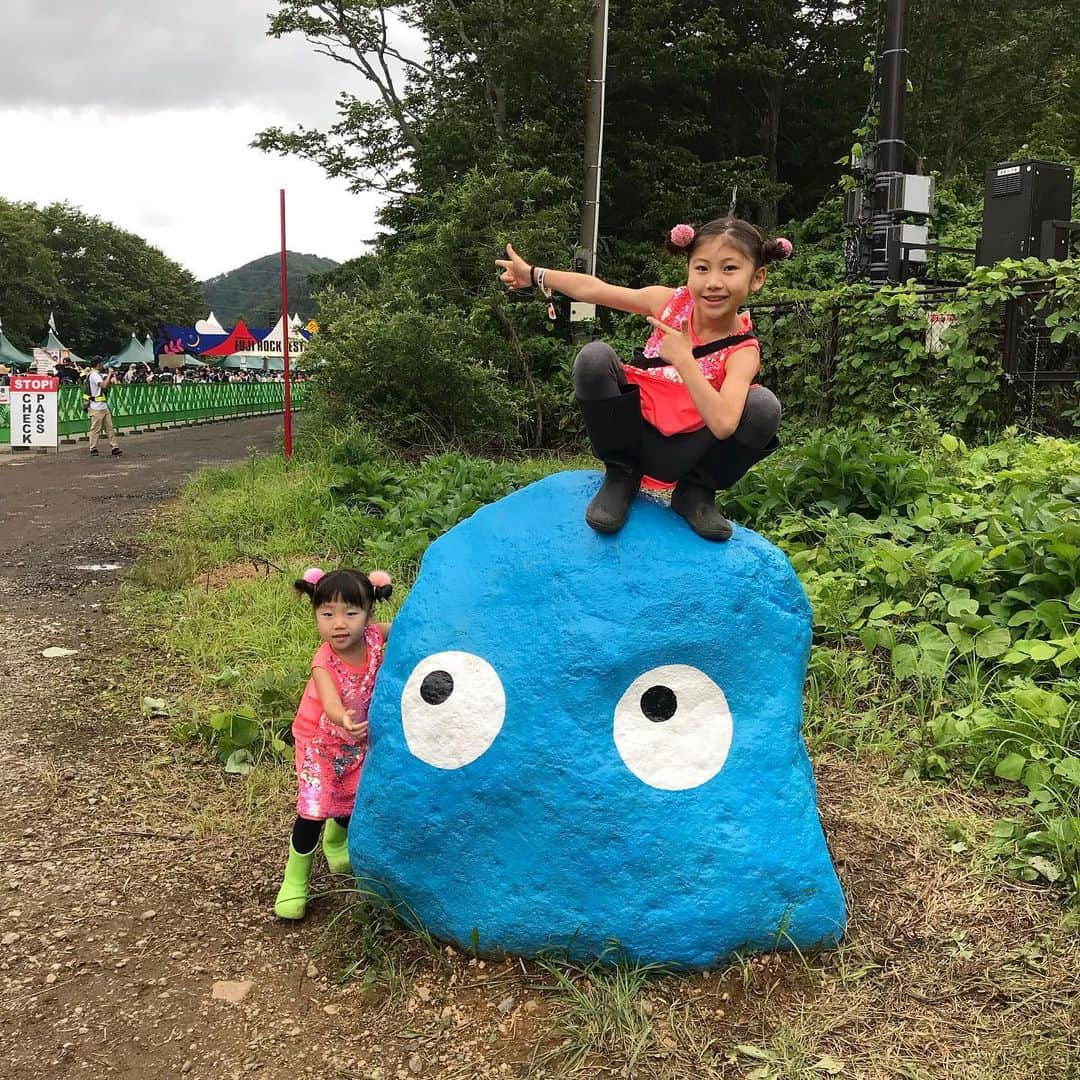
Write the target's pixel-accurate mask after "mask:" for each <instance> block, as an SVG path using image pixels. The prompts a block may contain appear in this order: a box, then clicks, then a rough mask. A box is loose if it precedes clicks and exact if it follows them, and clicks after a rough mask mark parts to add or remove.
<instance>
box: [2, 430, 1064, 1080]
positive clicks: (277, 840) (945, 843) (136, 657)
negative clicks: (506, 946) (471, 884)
mask: <svg viewBox="0 0 1080 1080" xmlns="http://www.w3.org/2000/svg"><path fill="white" fill-rule="evenodd" d="M279 423H280V420H279V418H276V417H267V418H259V419H253V420H247V421H235V422H231V423H228V424H218V425H210V426H207V427H202V428H192V429H179V430H173V431H167V432H161V433H156V434H151V435H142V436H137V437H131V438H127V439H125V440H124V441H123V446H124V450H125V453H124V456H123V457H121V458H118V459H112V458H110V457H108V456H102V457H100V458H95V459H91V458H90V457H88V456H87V454H86V450H85V447H81V448H78V447H77V448H74V449H71V450H67V451H65V452H64V453H63V454H61V455H60V457H59V458H25V459H15V460H5V459H3V458H0V777H2V780H3V783H2V784H0V852H2V860H0V1077H5V1078H6V1077H12V1078H14V1077H19V1078H34V1077H50V1078H51V1077H68V1076H70V1077H76V1076H78V1077H86V1076H90V1077H128V1078H139V1080H142V1078H147V1080H156V1078H158V1077H183V1076H187V1077H192V1078H200V1080H201V1078H207V1080H216V1078H219V1077H228V1078H231V1077H247V1076H254V1077H263V1078H275V1080H277V1078H280V1080H292V1078H296V1077H310V1078H312V1080H314V1078H340V1080H354V1078H355V1080H359V1078H365V1080H407V1078H411V1077H414V1076H421V1077H440V1078H445V1080H455V1078H456V1080H465V1078H473V1077H487V1076H490V1077H510V1076H513V1077H531V1078H535V1080H540V1078H549V1077H550V1078H554V1077H561V1076H569V1075H574V1076H580V1077H601V1076H609V1075H610V1076H638V1077H641V1078H642V1080H652V1078H654V1077H656V1078H660V1077H663V1078H676V1077H678V1078H682V1077H687V1078H690V1077H692V1078H694V1080H697V1078H699V1077H717V1078H721V1077H722V1078H725V1080H727V1078H734V1077H750V1076H753V1077H755V1078H759V1080H783V1078H791V1080H795V1078H804V1080H818V1078H820V1077H822V1076H828V1075H842V1076H846V1077H867V1078H876V1077H890V1078H893V1077H895V1078H899V1077H905V1078H908V1080H916V1078H917V1080H937V1078H939V1077H942V1078H948V1080H979V1078H989V1077H994V1078H995V1080H996V1078H998V1077H1017V1078H1020V1077H1024V1078H1029V1077H1042V1078H1048V1080H1059V1078H1060V1080H1064V1078H1066V1077H1075V1076H1077V1075H1080V1057H1077V1043H1076V1037H1077V1032H1078V1030H1080V1018H1078V1015H1077V1011H1076V1004H1075V1002H1076V995H1077V991H1078V988H1080V974H1078V972H1080V950H1078V948H1077V944H1076V939H1075V936H1073V937H1070V935H1069V934H1068V933H1066V932H1065V931H1063V929H1062V926H1061V910H1060V908H1059V907H1057V906H1056V903H1055V901H1054V900H1053V898H1052V897H1049V896H1048V895H1046V894H1045V893H1043V892H1040V891H1038V890H1034V889H1027V888H1024V887H1018V886H1012V885H1009V884H1008V883H1005V882H1003V881H1001V880H999V879H998V878H997V877H996V876H995V873H994V871H993V868H992V867H988V866H987V865H985V864H984V863H980V862H979V861H978V860H977V859H973V858H972V856H971V853H970V851H969V850H967V845H965V844H958V843H957V839H956V838H957V836H959V835H966V834H970V835H972V836H977V835H979V834H980V831H983V830H987V829H988V823H989V822H990V821H992V819H993V817H994V816H995V814H996V813H998V812H999V808H998V807H996V806H995V805H994V804H993V803H992V802H991V801H990V800H988V799H987V798H985V797H984V796H976V797H970V798H969V797H964V796H962V795H959V794H957V793H956V792H955V791H949V790H947V789H942V788H936V787H932V786H928V785H920V784H918V783H915V782H910V781H907V780H904V779H903V778H902V777H901V776H899V775H898V770H896V769H895V768H894V767H893V766H892V765H891V764H890V763H889V762H888V761H887V760H884V759H881V760H872V759H870V760H863V761H852V760H851V759H837V760H833V759H827V760H824V761H819V762H818V763H817V771H818V777H819V783H820V788H821V800H822V810H823V816H824V819H825V824H826V827H827V830H828V832H829V836H830V841H831V843H832V847H833V850H834V852H835V853H836V854H837V861H838V864H839V868H840V872H841V875H842V878H843V881H844V886H845V890H846V892H847V894H848V898H849V902H850V904H851V908H852V928H851V933H850V934H849V937H848V939H847V940H846V941H845V943H844V945H843V946H842V947H841V949H840V950H838V952H837V953H835V954H832V955H830V956H828V957H825V958H823V959H821V960H819V961H810V962H807V963H806V964H804V962H803V961H802V960H801V959H800V958H798V957H795V956H791V955H785V956H776V957H768V958H763V959H761V960H754V961H751V962H747V963H744V964H736V965H733V966H732V968H730V969H729V970H727V971H725V972H721V973H713V974H711V975H707V976H697V977H694V978H692V979H661V980H650V981H648V982H646V983H645V984H644V986H643V987H642V988H640V990H639V991H635V992H634V993H627V992H626V990H625V988H622V989H620V988H619V987H618V986H616V985H615V984H612V983H604V982H603V981H602V980H599V981H597V982H595V983H590V982H589V981H588V980H583V981H579V989H580V991H581V995H582V996H581V999H580V1000H579V1001H577V1002H576V1004H575V1005H571V1004H570V998H569V996H568V995H567V994H566V993H551V992H550V989H548V990H545V987H547V988H550V987H551V986H552V984H553V981H554V977H553V976H552V974H551V973H549V972H544V971H541V970H539V969H537V968H536V967H535V966H533V965H521V964H519V963H487V964H485V963H484V962H483V961H476V960H470V959H469V958H467V957H463V956H460V955H455V954H453V953H450V954H447V953H446V952H443V951H434V950H432V951H425V950H424V948H423V947H422V946H418V945H417V944H416V943H415V941H413V942H412V943H411V944H410V943H403V944H402V943H399V944H398V945H396V946H395V945H394V944H393V943H391V946H390V947H388V948H386V947H384V946H385V940H386V939H385V938H383V939H377V940H375V939H370V938H369V937H366V936H365V933H364V931H363V929H362V928H361V929H359V930H356V929H354V930H353V931H351V932H349V931H347V929H346V924H347V923H348V918H347V916H348V903H349V899H348V897H344V896H341V895H337V896H328V897H323V898H322V899H319V900H317V901H316V902H315V904H314V906H313V913H312V917H310V918H309V919H308V920H307V921H306V922H305V923H303V924H301V925H299V926H283V925H281V924H279V923H277V922H276V921H275V920H274V919H273V917H272V916H271V914H270V905H271V903H272V899H273V894H274V891H275V889H276V886H277V875H278V873H279V872H280V861H281V858H282V855H283V851H282V848H283V841H284V837H285V835H286V834H285V822H286V821H287V818H288V813H289V802H290V795H289V792H288V790H287V780H288V777H287V775H286V774H285V773H284V772H281V773H275V772H274V771H273V770H258V771H257V772H256V773H254V774H252V776H251V777H250V778H248V780H247V781H238V780H237V779H236V778H229V777H224V776H223V775H222V773H221V771H220V767H219V766H218V765H217V764H216V763H215V762H213V761H208V760H207V759H206V758H205V756H203V755H202V754H201V753H200V751H199V750H198V748H190V747H185V746H182V745H180V744H178V743H177V742H176V741H175V740H174V739H172V738H170V736H169V723H170V722H169V721H168V720H149V721H148V720H146V719H144V718H143V717H142V715H141V713H140V701H141V697H142V695H143V694H144V693H147V692H148V691H151V690H153V691H155V692H158V691H160V696H163V697H167V696H170V697H171V696H173V694H172V693H171V692H179V691H180V690H182V682H183V674H182V672H176V671H175V668H170V665H169V663H168V662H167V658H165V657H163V656H161V654H160V653H158V652H156V651H155V645H154V643H153V642H146V641H140V640H137V639H136V638H135V637H134V635H133V634H132V632H131V631H130V630H129V629H128V628H126V627H125V626H123V625H122V623H121V622H120V620H119V618H118V616H117V615H116V614H115V613H114V612H112V611H110V608H109V599H110V596H111V594H112V591H113V589H114V582H115V580H116V578H117V576H118V574H119V573H121V572H122V570H123V568H125V567H127V566H129V565H130V564H131V562H132V560H133V558H134V556H135V554H136V546H135V545H136V537H137V535H138V534H139V532H140V531H141V529H142V528H143V527H144V525H145V524H146V522H147V521H148V518H149V515H150V514H151V513H152V511H153V510H154V508H155V507H156V506H158V505H159V504H160V503H161V502H162V500H165V499H167V498H168V497H170V496H171V495H172V494H174V493H175V492H176V491H177V490H178V489H179V486H180V485H181V483H182V481H183V479H184V478H185V477H186V476H187V475H188V474H189V473H190V472H191V471H192V470H194V469H196V468H198V467H199V466H201V465H204V464H209V463H223V462H227V461H235V460H241V459H243V458H245V457H246V455H247V453H248V448H249V447H250V446H255V447H257V448H259V449H260V450H261V451H269V450H270V449H271V448H272V446H273V440H274V434H275V430H276V429H277V427H278V425H279ZM103 564H105V565H108V564H118V565H119V567H120V569H118V570H105V569H94V568H93V567H100V566H102V565H103ZM52 646H58V647H62V648H66V649H71V650H75V652H74V654H73V655H69V656H65V657H60V658H55V659H49V658H45V657H43V656H42V655H41V654H42V651H43V650H44V649H46V648H49V647H52ZM169 680H172V681H171V682H169ZM890 770H892V771H891V773H890ZM972 843H974V841H972ZM317 884H323V885H325V881H324V880H321V879H320V880H319V881H318V882H317ZM335 913H339V914H341V913H344V915H345V918H340V919H339V920H338V922H337V923H335V922H334V914H335ZM354 925H355V924H354ZM313 959H314V962H313ZM350 960H355V961H356V962H357V964H358V968H357V972H355V973H354V974H356V973H361V972H365V971H366V972H368V974H369V975H370V976H371V977H370V978H367V979H356V978H354V979H351V980H349V979H344V978H339V977H338V976H339V974H340V973H342V972H343V970H344V969H346V968H347V966H348V965H349V963H350ZM222 982H230V983H234V984H240V985H238V986H232V987H231V988H227V989H231V990H233V991H238V992H239V993H243V994H244V997H243V1000H242V1001H236V1002H233V1001H229V1000H221V999H219V998H216V997H215V996H214V994H215V986H216V985H217V984H219V983H222ZM221 990H222V988H221V987H220V986H218V992H219V993H220V992H221ZM560 1047H561V1051H560ZM634 1047H636V1048H637V1049H632V1048H634ZM553 1051H557V1053H555V1054H554V1056H552V1052H553ZM579 1051H580V1058H577V1057H576V1056H575V1055H577V1054H578V1052H579ZM635 1055H636V1063H635ZM755 1055H756V1056H755ZM574 1060H579V1061H580V1062H581V1064H580V1066H579V1067H578V1068H577V1071H574V1069H573V1068H572V1067H571V1066H569V1065H567V1061H571V1062H572V1061H574Z"/></svg>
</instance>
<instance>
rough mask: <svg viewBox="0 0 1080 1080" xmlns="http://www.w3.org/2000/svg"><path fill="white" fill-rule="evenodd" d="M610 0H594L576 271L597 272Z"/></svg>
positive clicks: (586, 96)
mask: <svg viewBox="0 0 1080 1080" xmlns="http://www.w3.org/2000/svg"><path fill="white" fill-rule="evenodd" d="M607 38H608V0H594V3H593V24H592V37H591V39H590V41H589V78H588V88H587V91H586V95H585V205H584V207H583V209H582V214H581V232H580V234H579V237H578V250H577V257H576V259H575V267H574V269H575V270H578V271H580V272H581V273H585V274H595V273H596V243H597V237H598V236H599V234H600V162H601V158H602V156H603V151H604V94H605V88H606V84H607Z"/></svg>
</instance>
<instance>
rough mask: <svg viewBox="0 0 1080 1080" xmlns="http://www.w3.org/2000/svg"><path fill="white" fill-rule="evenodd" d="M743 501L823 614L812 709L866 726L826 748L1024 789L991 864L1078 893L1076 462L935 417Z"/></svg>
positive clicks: (756, 480) (874, 431) (778, 471)
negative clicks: (963, 437)
mask: <svg viewBox="0 0 1080 1080" xmlns="http://www.w3.org/2000/svg"><path fill="white" fill-rule="evenodd" d="M734 498H735V500H736V501H737V503H738V505H739V507H740V508H741V510H742V511H743V512H744V515H745V519H746V520H748V522H749V523H751V524H754V525H756V526H757V527H759V528H760V529H761V530H762V531H763V532H765V533H766V534H767V535H771V536H772V537H773V538H774V539H776V540H777V542H778V543H780V544H781V546H782V547H783V548H784V549H785V550H786V551H787V552H788V554H789V555H790V557H791V560H792V563H793V565H794V566H795V568H796V570H797V571H798V573H799V575H800V578H801V579H802V581H803V584H804V586H805V587H806V590H807V593H808V595H809V597H810V599H811V602H812V604H813V607H814V613H815V641H816V643H817V648H816V649H815V653H814V657H813V660H812V664H811V682H812V683H816V685H815V687H814V695H813V696H814V699H815V700H816V701H817V703H818V708H819V709H821V710H822V711H823V712H828V710H829V709H830V705H829V704H828V702H829V701H830V700H832V701H835V702H837V703H840V704H841V706H842V708H843V709H844V710H845V711H847V710H850V711H851V713H854V714H855V715H854V716H853V715H850V713H849V715H847V716H845V717H831V718H827V719H826V718H823V717H820V716H819V717H818V718H817V720H816V721H815V722H816V723H822V724H823V727H824V729H825V730H826V731H827V732H828V736H827V741H836V740H839V741H841V742H846V741H847V740H848V739H851V738H855V739H862V738H866V737H867V734H866V733H867V731H870V732H872V733H874V737H880V736H881V734H882V731H881V729H882V727H883V726H884V727H885V728H886V731H887V738H886V739H885V742H886V743H888V742H890V741H894V740H896V739H898V740H899V742H900V743H901V744H906V745H907V746H908V748H909V753H910V755H911V757H912V760H913V761H915V762H916V763H917V764H918V766H919V767H920V768H921V769H922V770H923V771H925V772H926V773H928V774H930V775H932V776H943V775H947V774H949V773H950V772H953V771H955V770H957V769H964V770H966V771H967V772H968V773H969V774H970V775H972V776H974V777H977V778H979V779H982V780H983V781H985V782H989V783H993V782H995V781H999V780H1000V781H1009V782H1013V783H1015V784H1016V785H1017V786H1018V787H1019V789H1020V791H1019V792H1018V793H1017V794H1016V795H1015V796H1014V797H1013V801H1014V803H1015V805H1016V806H1018V807H1022V808H1023V809H1024V810H1026V811H1027V814H1028V816H1027V817H1026V818H1024V819H1022V820H1021V821H1019V822H1017V823H1015V824H1014V827H1012V828H1011V829H1010V830H1009V831H1008V832H1007V833H1005V832H1002V833H1001V834H1000V835H996V836H995V837H994V842H993V845H992V847H993V850H994V852H995V853H996V854H1001V855H1003V856H1007V865H1008V869H1009V871H1010V872H1012V873H1015V874H1016V875H1017V876H1020V877H1022V878H1024V879H1025V880H1035V879H1036V878H1041V879H1044V880H1047V881H1051V882H1058V881H1065V882H1067V883H1068V885H1069V888H1070V889H1071V890H1073V891H1074V892H1080V844H1078V843H1077V840H1078V837H1080V832H1078V827H1080V783H1078V780H1080V447H1078V446H1077V445H1076V444H1075V443H1069V442H1064V441H1060V440H1049V439H1047V440H1041V441H1039V442H1036V443H1029V442H1024V441H1022V440H1020V439H1019V438H1017V437H1016V436H1015V434H1008V435H1007V437H1006V438H1005V439H1004V440H1003V441H1001V442H998V443H995V444H992V445H990V446H987V447H980V448H976V449H972V450H968V449H967V448H966V447H965V446H964V445H963V443H962V442H960V441H959V440H958V439H956V438H955V437H954V436H951V435H948V434H946V435H940V434H939V433H938V432H936V431H935V429H934V427H933V425H932V424H930V423H928V422H927V421H926V419H925V417H924V418H923V419H922V421H921V423H920V424H919V425H918V426H917V427H916V428H915V429H914V430H907V431H903V432H902V431H899V430H897V429H891V430H890V429H884V428H881V427H875V426H866V427H862V428H858V429H852V430H841V431H838V432H829V433H818V434H816V435H815V436H814V437H812V438H811V439H809V440H808V442H807V444H806V445H805V446H804V447H799V448H797V449H796V450H795V451H792V452H791V453H790V454H788V455H787V456H786V457H785V458H784V459H783V460H781V461H780V462H778V463H777V464H776V465H775V466H774V467H773V468H771V469H762V470H758V471H755V472H753V473H751V474H750V475H749V476H748V477H747V478H746V479H745V480H744V481H743V482H742V484H741V485H740V488H739V489H738V490H737V492H736V493H735V496H734ZM905 717H909V718H910V720H908V723H911V724H912V725H913V727H912V728H911V729H910V730H904V728H903V727H902V726H901V725H903V724H904V718H905ZM852 721H855V722H854V723H853V722H852ZM892 725H895V727H892V730H891V731H889V728H890V727H891V726H892Z"/></svg>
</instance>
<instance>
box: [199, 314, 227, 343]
mask: <svg viewBox="0 0 1080 1080" xmlns="http://www.w3.org/2000/svg"><path fill="white" fill-rule="evenodd" d="M195 330H196V332H197V333H199V334H220V335H221V336H222V337H224V336H225V335H226V333H227V332H228V331H226V329H225V327H224V326H222V325H221V323H220V322H219V321H218V317H217V316H216V315H215V314H214V313H213V312H212V311H211V312H210V314H209V315H208V316H207V317H206V318H205V319H199V320H198V322H196V323H195Z"/></svg>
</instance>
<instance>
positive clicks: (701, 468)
mask: <svg viewBox="0 0 1080 1080" xmlns="http://www.w3.org/2000/svg"><path fill="white" fill-rule="evenodd" d="M779 445H780V441H779V439H776V438H775V437H774V438H773V439H772V440H771V441H770V442H769V444H768V446H765V447H763V448H762V449H760V450H755V449H752V448H751V447H749V446H743V445H741V444H740V443H737V442H736V441H735V440H734V439H725V440H724V441H723V442H721V443H718V444H717V445H716V446H715V447H714V448H713V449H712V450H710V451H709V453H708V454H706V455H705V457H704V458H702V460H701V461H699V462H698V463H697V465H695V466H694V468H693V469H691V470H690V472H688V473H687V474H686V476H684V477H683V478H682V479H681V480H680V481H679V482H678V483H677V484H676V485H675V490H674V491H673V492H672V493H671V509H672V510H674V511H675V513H676V514H678V515H680V517H684V518H685V519H686V520H687V522H688V523H689V525H690V528H691V529H693V530H694V532H696V533H697V534H698V536H702V537H704V538H705V539H706V540H730V539H731V533H732V529H731V522H730V521H728V519H727V518H726V517H724V515H723V514H721V513H720V511H719V510H717V509H716V493H717V491H726V490H727V489H728V488H729V487H734V486H735V484H737V483H738V482H739V480H741V479H742V478H743V476H745V475H746V473H747V472H748V471H749V470H750V469H751V468H752V467H753V466H754V465H756V464H757V463H758V462H759V461H762V460H763V459H764V458H767V457H768V456H769V455H770V454H771V453H772V452H773V451H774V450H775V449H776V448H777V447H778V446H779Z"/></svg>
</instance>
